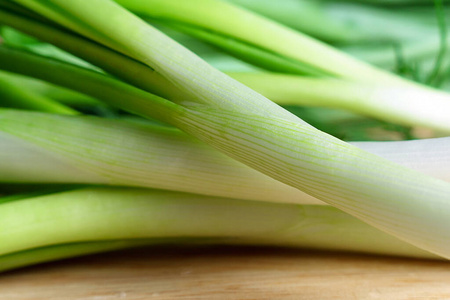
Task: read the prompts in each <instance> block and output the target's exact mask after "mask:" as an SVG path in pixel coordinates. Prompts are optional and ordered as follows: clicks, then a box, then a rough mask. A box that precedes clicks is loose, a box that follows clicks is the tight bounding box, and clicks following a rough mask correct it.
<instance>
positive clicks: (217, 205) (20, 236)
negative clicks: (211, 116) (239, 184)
mask: <svg viewBox="0 0 450 300" xmlns="http://www.w3.org/2000/svg"><path fill="white" fill-rule="evenodd" d="M0 208H1V209H0V216H1V217H0V224H1V228H2V231H1V232H0V238H1V240H2V244H1V245H0V255H2V256H3V255H8V254H13V253H17V252H20V251H25V250H28V249H36V248H40V247H46V246H51V245H58V244H67V243H79V242H101V241H111V240H124V239H150V238H152V239H173V238H210V239H224V238H225V239H229V241H228V242H229V243H236V244H239V243H240V244H249V243H251V244H270V245H275V246H291V247H304V248H305V247H306V248H315V249H328V250H332V249H333V250H344V251H358V252H366V253H380V254H391V255H405V256H415V257H434V256H433V255H431V254H429V253H427V252H425V251H422V250H419V249H417V248H415V247H413V246H411V245H408V244H407V243H404V242H401V241H399V240H397V239H396V238H394V237H391V236H389V235H387V234H385V233H382V232H381V231H378V230H376V229H374V228H372V227H370V226H368V225H366V224H364V223H363V222H361V221H359V220H357V219H355V218H353V217H351V216H349V215H347V214H345V213H342V212H340V211H339V210H337V209H335V208H333V207H328V206H315V205H311V206H300V205H287V204H272V203H264V202H253V201H242V200H232V199H226V198H211V197H205V196H199V195H193V194H183V193H176V192H163V191H152V190H144V189H113V188H90V189H82V190H76V191H71V192H65V193H59V194H52V195H49V196H41V197H36V198H30V199H25V200H20V201H14V202H9V203H5V204H2V205H1V207H0ZM18 212H20V214H19V213H18ZM225 242H226V243H228V242H227V241H226V240H225ZM0 257H1V256H0ZM0 269H1V267H0Z"/></svg>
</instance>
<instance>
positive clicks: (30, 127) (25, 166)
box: [0, 110, 450, 204]
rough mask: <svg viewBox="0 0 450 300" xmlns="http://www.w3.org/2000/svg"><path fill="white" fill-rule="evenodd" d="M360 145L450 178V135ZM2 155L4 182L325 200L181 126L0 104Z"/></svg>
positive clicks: (293, 200)
mask: <svg viewBox="0 0 450 300" xmlns="http://www.w3.org/2000/svg"><path fill="white" fill-rule="evenodd" d="M353 145H355V146H357V147H359V148H362V149H365V150H366V151H368V152H372V153H375V154H377V155H380V156H382V157H385V158H387V159H389V160H391V161H394V162H397V163H400V164H402V165H404V166H407V167H410V168H413V169H415V170H417V171H420V172H422V173H425V174H428V175H430V176H433V177H436V178H440V179H442V180H446V181H450V172H449V170H450V153H448V151H447V149H448V148H449V147H450V138H439V139H429V140H418V141H403V142H366V143H364V142H362V143H361V142H359V143H353ZM99 149H101V151H99ZM0 157H3V160H5V161H8V164H4V165H0V181H1V182H29V183H31V182H36V183H39V182H40V183H85V184H109V185H120V186H138V187H149V188H159V189H167V190H174V191H182V192H191V193H197V194H204V195H210V196H220V197H229V198H235V199H247V200H257V201H268V202H271V201H272V202H284V203H304V204H324V203H323V202H321V201H320V200H318V199H315V198H313V197H311V196H309V195H307V194H305V193H303V192H301V191H299V190H297V189H294V188H292V187H290V186H288V185H285V184H282V183H280V182H278V181H276V180H273V179H271V178H270V177H268V176H265V175H263V174H261V173H259V172H257V171H255V170H253V169H251V168H248V167H247V166H245V165H243V164H241V163H239V162H236V161H235V160H232V159H230V158H229V157H227V156H225V155H223V154H221V153H219V152H217V151H215V150H214V149H212V148H210V147H209V146H207V145H204V144H203V143H200V142H198V141H196V140H195V139H193V138H190V137H189V136H187V135H186V134H183V133H182V132H180V131H179V130H176V129H173V128H167V127H161V126H156V125H151V124H146V123H144V122H139V123H136V122H133V123H132V122H129V121H119V120H105V119H102V118H95V117H77V118H74V117H64V116H57V115H51V114H42V113H30V112H21V111H13V110H0Z"/></svg>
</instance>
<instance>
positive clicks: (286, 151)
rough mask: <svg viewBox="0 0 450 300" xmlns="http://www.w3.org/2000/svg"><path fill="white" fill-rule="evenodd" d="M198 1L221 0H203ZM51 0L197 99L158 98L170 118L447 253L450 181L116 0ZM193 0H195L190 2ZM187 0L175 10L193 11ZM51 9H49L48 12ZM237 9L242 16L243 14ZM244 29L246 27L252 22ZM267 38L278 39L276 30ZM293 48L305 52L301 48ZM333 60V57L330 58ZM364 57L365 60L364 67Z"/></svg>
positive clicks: (280, 176) (347, 66) (377, 75)
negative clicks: (392, 157) (306, 116)
mask: <svg viewBox="0 0 450 300" xmlns="http://www.w3.org/2000/svg"><path fill="white" fill-rule="evenodd" d="M18 1H20V3H25V4H26V3H28V2H33V3H38V2H35V1H33V0H28V1H26V0H23V1H22V0H18ZM198 1H200V0H198ZM198 1H194V4H198V3H199V2H198ZM167 2H170V3H171V2H172V1H167ZM39 3H41V2H39ZM152 3H153V2H152ZM161 3H166V1H161ZM180 3H185V2H180ZM200 3H205V4H217V3H220V2H215V1H206V0H205V1H201V2H200ZM45 4H46V8H47V9H54V10H53V11H56V12H57V13H58V14H60V15H61V14H62V15H63V16H64V15H66V16H69V17H67V18H66V17H64V23H67V22H74V26H71V27H72V28H73V29H78V28H79V27H81V30H80V31H79V32H80V33H83V32H85V31H89V33H90V36H91V37H94V36H95V38H96V40H97V41H99V42H105V43H106V44H107V45H108V46H112V47H116V50H119V51H126V53H127V54H128V55H130V56H132V57H134V58H136V59H138V60H139V61H142V62H144V63H146V64H148V65H149V66H151V67H153V68H154V69H155V70H156V71H157V72H159V73H160V74H162V75H163V76H165V77H166V78H167V79H168V80H169V81H171V82H173V83H174V84H175V85H176V86H177V87H179V88H180V89H181V90H182V91H184V92H186V93H187V94H189V95H191V96H193V97H192V98H190V99H189V100H191V99H199V100H198V101H196V102H195V103H192V102H185V103H182V104H183V105H185V107H186V109H178V110H177V111H176V112H173V113H170V112H169V111H167V110H170V108H169V106H168V105H166V104H164V102H158V104H154V105H152V106H153V107H158V106H160V105H161V106H162V105H163V106H164V109H162V110H161V112H162V113H163V114H164V113H165V114H170V116H169V117H168V118H167V119H168V120H170V121H171V123H172V124H173V125H176V126H178V127H179V128H181V129H183V130H184V131H186V132H187V133H190V134H192V135H194V136H196V137H198V138H199V139H201V140H203V141H205V142H207V143H208V144H210V145H212V146H214V147H215V148H217V149H219V150H221V151H223V152H224V153H226V154H228V155H229V156H231V157H233V158H235V159H237V160H240V161H241V162H244V163H245V164H247V165H249V166H250V167H252V168H255V169H257V170H259V171H261V172H263V173H265V174H267V175H269V176H271V177H273V178H275V179H277V180H280V181H282V182H284V183H287V184H289V185H292V186H294V187H296V188H299V189H301V190H303V191H306V192H307V193H309V194H310V195H312V196H314V197H316V198H318V199H321V200H323V201H325V202H327V203H329V204H332V205H334V206H336V207H338V208H340V209H342V210H344V211H346V212H348V213H350V214H352V215H354V216H356V217H358V218H360V219H363V220H364V221H366V222H367V223H369V224H372V225H374V226H376V227H378V228H379V229H382V230H384V231H386V232H388V233H390V234H393V235H395V236H397V237H399V238H401V239H403V240H405V241H408V242H410V243H412V244H414V245H416V246H419V247H421V248H423V249H426V250H428V251H431V252H433V253H436V254H439V255H442V256H444V257H446V258H450V243H446V242H445V241H448V240H450V230H449V228H450V201H449V200H450V196H449V195H450V184H449V183H446V182H444V181H441V180H438V179H434V178H431V177H429V176H425V175H423V174H420V173H418V172H414V171H412V170H410V169H408V168H404V167H401V166H399V165H397V164H394V163H392V162H389V161H387V160H385V159H382V158H380V157H378V156H376V155H372V154H369V153H367V152H365V151H362V150H360V149H358V148H356V147H354V146H351V145H349V144H347V143H345V142H342V141H339V140H337V139H335V138H332V137H330V136H328V135H326V134H324V133H322V132H320V131H318V130H316V129H314V128H312V127H311V126H309V125H308V124H306V123H305V122H303V121H301V120H300V119H298V118H296V117H295V116H294V115H292V114H290V113H288V112H286V111H285V110H283V109H282V108H280V107H278V106H277V105H275V104H273V102H270V101H269V100H267V99H266V98H264V97H262V96H261V95H259V94H257V93H255V92H254V91H252V90H251V89H249V88H247V87H245V86H243V85H241V84H239V83H237V82H236V81H234V80H233V79H231V78H229V77H227V76H226V75H224V74H222V73H220V72H218V71H217V70H215V69H213V68H212V67H211V66H209V65H207V64H206V63H205V62H204V61H202V60H201V59H199V58H198V57H196V56H195V55H193V54H192V53H190V52H189V51H187V50H186V49H184V48H183V47H181V46H180V45H178V44H177V43H175V42H174V41H172V40H170V39H169V38H168V37H166V36H165V35H163V34H162V33H160V32H159V31H157V30H156V29H154V28H152V27H151V26H149V25H147V24H146V23H145V22H144V21H142V20H140V19H139V18H137V17H136V16H134V15H133V14H131V13H129V12H127V11H126V10H124V9H123V8H122V7H120V6H118V5H116V4H115V3H112V2H111V1H106V0H91V1H89V2H86V1H83V0H72V1H70V2H68V1H62V0H51V1H46V2H45ZM192 4H193V3H192V2H191V1H189V4H188V5H187V6H190V5H192ZM212 7H213V6H211V7H208V6H207V5H205V6H202V8H205V9H206V8H208V9H216V8H219V9H220V8H224V9H226V7H220V5H219V6H214V7H215V8H212ZM182 8H183V7H179V8H178V9H177V10H176V11H177V12H182V14H184V15H189V16H191V15H190V14H189V13H188V12H189V11H188V10H183V9H182ZM44 12H45V11H44ZM220 12H221V14H222V16H223V15H226V14H223V12H224V11H220ZM49 16H50V17H52V15H51V14H50V15H49ZM214 17H218V18H219V17H220V16H219V15H217V16H214V15H212V16H211V19H214ZM235 17H236V18H234V19H239V18H238V15H236V16H235ZM222 18H223V17H222ZM56 19H58V18H56ZM228 19H229V20H232V19H231V18H228ZM251 19H252V18H251ZM66 21H67V22H66ZM118 24H120V25H119V26H118ZM232 25H234V24H232ZM227 26H228V25H227ZM274 26H275V25H274ZM243 32H246V30H245V28H243ZM263 35H264V37H265V38H266V32H265V31H264V30H261V31H260V34H259V37H262V36H263ZM279 36H280V37H282V36H283V35H282V34H280V35H279ZM105 37H106V38H105ZM266 40H267V39H266ZM270 42H271V43H273V44H275V45H276V44H278V42H279V39H274V40H271V41H270ZM305 43H306V42H305ZM305 43H302V44H305ZM312 44H314V47H312V48H310V49H307V48H305V49H304V50H305V51H304V52H303V53H304V54H307V56H308V57H309V56H312V55H313V54H315V56H314V57H315V59H314V60H313V61H316V60H317V59H319V60H320V61H321V62H322V63H323V61H324V60H325V59H324V54H325V53H329V52H328V50H324V51H323V52H321V51H319V49H318V47H316V46H315V45H316V42H314V43H312ZM285 46H286V47H288V46H289V44H288V45H285ZM288 48H289V49H295V47H288ZM312 49H314V50H317V51H312ZM320 49H328V48H320ZM308 50H310V52H309V53H308ZM293 51H295V52H296V53H298V52H299V51H298V49H295V50H293ZM333 51H334V50H333ZM329 54H330V55H332V54H333V53H329ZM338 56H339V65H340V69H342V70H345V71H350V72H351V74H353V76H354V77H356V78H361V76H362V75H361V74H363V75H365V76H364V77H363V78H364V80H369V78H370V80H374V81H378V80H381V78H382V80H383V81H384V80H386V82H392V81H395V82H399V83H402V82H404V81H403V80H400V79H393V80H391V79H390V78H391V77H393V75H386V73H384V72H381V71H380V72H379V71H374V72H371V71H370V70H372V69H371V68H370V67H367V68H368V69H367V68H366V67H365V66H366V65H364V64H362V65H361V64H360V63H356V64H352V61H353V60H352V59H347V58H346V56H345V55H343V56H342V57H341V56H340V55H338ZM341 58H342V60H341ZM328 62H329V66H332V63H333V62H332V61H328ZM343 62H345V63H344V64H342V63H343ZM355 66H356V68H353V67H355ZM359 66H364V67H361V69H360V68H359ZM360 73H361V74H360ZM367 74H370V76H367ZM358 75H359V76H358ZM388 77H389V80H387V78H388ZM155 100H156V99H155ZM120 105H127V106H128V107H130V106H131V105H132V104H130V103H125V102H124V101H123V103H120ZM178 108H179V107H178ZM143 109H145V107H144V106H143V105H142V106H141V107H140V113H141V114H145V113H149V114H152V115H154V112H152V111H144V110H143ZM166 109H167V110H166ZM164 110H165V111H164Z"/></svg>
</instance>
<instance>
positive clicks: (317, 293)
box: [0, 246, 450, 300]
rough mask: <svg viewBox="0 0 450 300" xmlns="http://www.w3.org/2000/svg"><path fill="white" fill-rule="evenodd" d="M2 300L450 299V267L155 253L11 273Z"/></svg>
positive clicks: (196, 250) (180, 250)
mask: <svg viewBox="0 0 450 300" xmlns="http://www.w3.org/2000/svg"><path fill="white" fill-rule="evenodd" d="M0 299H2V300H10V299H14V300H25V299H26V300H32V299H62V300H64V299H67V300H72V299H77V300H78V299H80V300H109V299H133V300H135V299H321V300H327V299H330V300H331V299H333V300H335V299H383V300H385V299H395V300H402V299H450V263H448V262H443V261H432V260H414V259H403V258H392V257H380V256H365V255H355V254H339V253H325V252H315V251H298V250H289V249H274V248H257V247H167V246H160V247H151V248H145V249H136V250H128V251H122V252H117V253H109V254H101V255H94V256H89V257H83V258H77V259H71V260H67V261H64V262H58V263H51V264H45V265H40V266H36V267H31V268H26V269H22V270H17V271H14V272H9V273H5V274H3V275H1V276H0Z"/></svg>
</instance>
